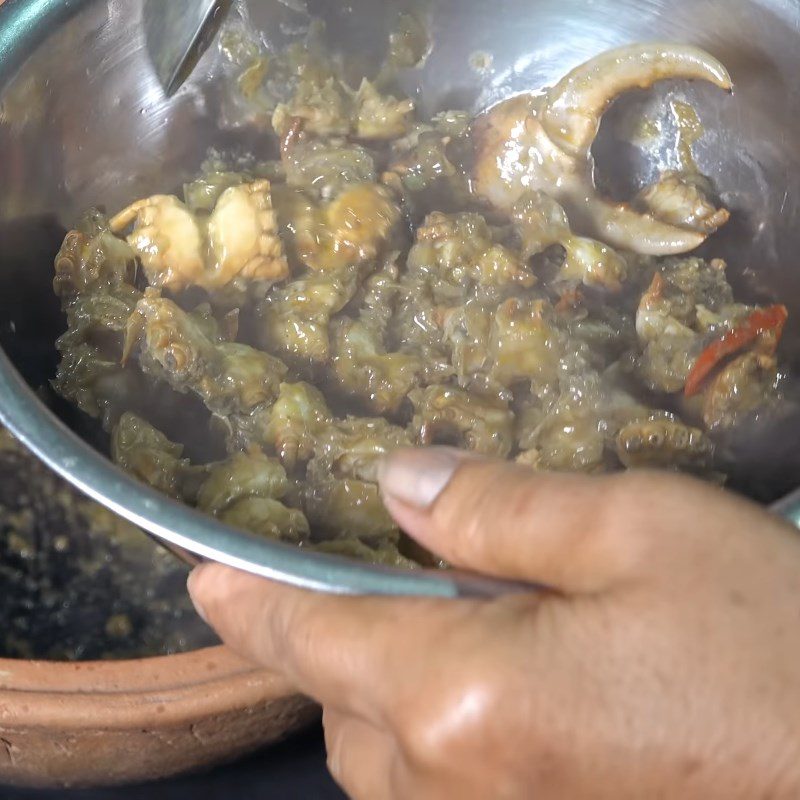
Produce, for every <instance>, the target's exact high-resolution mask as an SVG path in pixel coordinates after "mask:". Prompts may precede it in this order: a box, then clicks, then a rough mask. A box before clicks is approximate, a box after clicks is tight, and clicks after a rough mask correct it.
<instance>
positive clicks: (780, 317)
mask: <svg viewBox="0 0 800 800" xmlns="http://www.w3.org/2000/svg"><path fill="white" fill-rule="evenodd" d="M787 319H789V311H788V310H787V308H786V306H771V307H770V308H762V309H758V310H757V311H754V312H753V313H752V314H751V315H750V316H749V317H748V318H747V319H746V320H745V321H744V322H743V323H742V324H741V325H740V326H739V327H738V328H736V329H735V330H732V331H730V333H726V334H725V336H723V337H722V338H721V339H720V340H719V341H718V342H714V343H713V344H712V345H709V346H708V347H707V348H706V349H705V350H703V352H702V353H701V354H700V358H698V359H697V363H695V365H694V367H693V368H692V371H691V372H690V373H689V378H688V379H687V381H686V389H685V394H686V397H694V396H695V395H696V394H700V392H701V390H702V388H703V384H704V383H705V381H706V378H708V376H709V375H710V374H711V373H712V372H713V371H714V370H715V369H716V368H717V366H718V365H719V364H720V363H721V362H722V361H723V360H724V359H726V358H728V357H729V356H733V355H736V354H737V353H739V352H741V351H742V350H744V349H745V348H746V347H747V346H748V345H750V344H752V343H753V342H754V341H756V339H758V337H759V336H762V335H763V334H765V333H774V334H775V344H776V346H777V343H778V342H779V341H780V338H781V334H782V333H783V327H784V325H786V320H787Z"/></svg>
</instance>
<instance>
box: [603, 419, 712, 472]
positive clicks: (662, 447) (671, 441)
mask: <svg viewBox="0 0 800 800" xmlns="http://www.w3.org/2000/svg"><path fill="white" fill-rule="evenodd" d="M617 455H618V457H619V460H620V461H621V462H622V463H623V464H624V465H625V466H626V467H627V468H628V469H683V470H687V471H699V472H703V471H706V470H708V469H710V468H711V465H712V460H713V457H714V444H713V442H712V441H711V440H710V439H709V438H708V436H707V435H706V434H705V433H703V431H701V430H700V429H698V428H693V427H691V426H689V425H686V424H684V423H682V422H679V421H677V420H674V419H655V420H648V421H646V422H633V423H631V424H629V425H626V426H625V427H624V428H623V429H622V430H621V431H620V432H619V434H618V436H617Z"/></svg>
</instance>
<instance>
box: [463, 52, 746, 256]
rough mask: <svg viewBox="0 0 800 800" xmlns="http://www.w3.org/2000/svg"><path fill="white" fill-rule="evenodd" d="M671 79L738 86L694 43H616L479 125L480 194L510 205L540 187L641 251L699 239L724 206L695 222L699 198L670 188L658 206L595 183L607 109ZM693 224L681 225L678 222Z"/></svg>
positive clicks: (616, 242)
mask: <svg viewBox="0 0 800 800" xmlns="http://www.w3.org/2000/svg"><path fill="white" fill-rule="evenodd" d="M665 79H686V80H704V81H709V82H711V83H713V84H714V85H716V86H718V87H719V88H721V89H724V90H726V91H730V90H731V88H732V85H733V84H732V81H731V78H730V75H729V74H728V72H727V70H726V69H725V67H724V66H723V65H722V64H720V62H719V61H717V60H716V59H715V58H713V57H712V56H710V55H709V54H708V53H705V52H703V51H702V50H698V49H697V48H695V47H687V46H681V45H673V44H649V45H635V46H631V47H623V48H621V49H618V50H612V51H610V52H608V53H605V54H603V55H601V56H598V57H597V58H595V59H592V60H591V61H589V62H588V63H586V64H584V65H582V66H580V67H578V68H577V69H575V70H573V71H572V72H571V73H570V74H569V75H567V76H566V77H565V78H564V79H563V80H562V81H560V82H559V83H558V84H557V85H556V86H554V87H553V88H552V89H550V90H549V91H547V92H545V93H544V94H542V95H523V96H520V97H515V98H513V99H511V100H508V101H506V102H504V103H501V104H500V105H498V106H497V107H495V108H494V109H493V110H491V111H490V112H489V113H488V114H486V115H484V116H483V117H482V118H480V119H479V120H478V121H477V123H476V125H475V128H474V134H473V135H474V139H475V144H476V150H477V155H476V160H475V165H474V169H473V179H474V181H475V188H476V191H477V193H478V194H479V195H480V196H482V197H483V198H485V199H486V200H488V201H489V202H491V203H492V204H493V205H494V206H496V207H497V208H499V209H502V210H505V211H511V209H512V207H513V205H514V203H516V202H517V200H519V198H520V197H521V195H522V194H523V193H524V192H526V191H530V190H534V191H541V192H544V193H546V194H548V195H549V196H551V197H552V198H554V199H555V200H556V201H557V202H558V203H560V204H561V205H562V206H564V208H565V209H566V211H567V214H568V215H569V218H570V220H571V221H572V222H573V224H574V225H575V226H576V229H577V230H580V231H581V232H582V233H584V234H586V235H589V236H592V237H594V238H596V239H598V240H600V241H602V242H605V243H607V244H609V245H611V246H613V247H618V248H621V249H625V250H631V251H633V252H636V253H640V254H643V255H674V254H678V253H685V252H689V251H690V250H694V249H695V248H697V247H699V246H700V245H701V244H702V243H703V241H705V239H706V237H707V236H708V235H709V233H711V232H713V230H714V229H715V225H721V224H724V222H726V221H727V216H725V215H724V214H718V215H713V214H705V215H703V221H704V224H703V226H698V225H694V226H693V223H694V222H695V220H696V218H697V208H696V207H697V203H698V199H697V197H696V196H694V195H693V193H691V192H685V193H681V192H677V191H675V190H674V187H672V188H671V189H670V190H669V192H668V193H669V195H670V197H669V202H668V203H667V201H665V200H664V199H663V195H664V193H665V192H667V188H666V187H662V188H661V189H659V194H661V195H662V197H661V198H656V199H657V200H658V201H659V202H658V205H657V207H656V208H655V209H654V210H656V211H658V210H659V209H661V210H662V211H663V210H664V205H665V203H667V205H668V206H669V207H668V209H667V210H668V212H669V213H666V214H664V215H663V216H664V219H661V218H659V217H657V216H655V215H653V214H651V213H643V212H640V211H636V210H634V209H633V208H632V207H631V206H629V205H625V204H618V203H613V202H611V201H609V200H607V199H606V198H604V197H602V196H600V194H599V193H598V192H597V189H596V187H595V185H594V176H593V161H592V155H591V147H592V144H593V142H594V139H595V137H596V136H597V132H598V130H599V128H600V122H601V119H602V116H603V114H604V113H605V111H606V110H607V109H608V107H609V105H610V104H611V103H612V102H613V100H614V99H615V98H616V97H617V96H618V95H619V94H621V93H622V92H625V91H627V90H629V89H633V88H637V87H639V88H646V87H649V86H652V85H653V84H654V83H656V82H657V81H661V80H665ZM671 220H672V221H675V220H676V221H678V222H681V221H684V222H685V223H686V224H684V225H680V224H673V222H672V221H671Z"/></svg>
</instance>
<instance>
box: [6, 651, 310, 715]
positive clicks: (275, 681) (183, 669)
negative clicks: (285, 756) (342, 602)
mask: <svg viewBox="0 0 800 800" xmlns="http://www.w3.org/2000/svg"><path fill="white" fill-rule="evenodd" d="M296 694H297V693H296V690H295V689H293V687H292V686H291V685H290V684H289V683H288V681H286V680H285V679H283V678H280V677H278V676H276V675H273V674H272V673H270V672H267V671H266V670H264V669H262V668H260V667H258V666H256V665H254V664H252V663H251V662H249V661H246V660H245V659H242V658H241V657H239V656H237V655H236V654H235V653H234V652H233V651H232V650H230V649H229V648H227V647H225V646H219V647H211V648H205V649H201V650H195V651H193V652H190V653H182V654H179V655H172V656H159V657H153V658H144V659H138V660H130V661H99V662H82V663H80V662H79V663H64V662H46V661H22V660H20V661H16V660H8V659H0V728H3V729H14V728H18V729H32V728H46V729H48V730H53V729H58V730H63V731H70V730H74V731H80V730H86V729H87V728H89V727H91V728H93V729H95V730H97V729H100V730H130V729H148V728H152V727H154V726H156V727H162V726H179V725H182V724H185V723H187V722H191V721H192V720H193V719H197V718H198V716H199V717H204V716H214V715H217V714H222V713H226V712H229V711H230V710H231V709H232V708H235V709H242V710H244V709H248V708H252V707H253V706H255V705H257V704H259V703H260V702H263V701H264V699H265V698H275V697H291V696H293V695H296Z"/></svg>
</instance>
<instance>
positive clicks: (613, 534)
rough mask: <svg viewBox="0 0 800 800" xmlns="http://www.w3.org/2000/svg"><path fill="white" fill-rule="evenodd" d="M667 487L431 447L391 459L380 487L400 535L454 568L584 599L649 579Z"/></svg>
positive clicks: (384, 467)
mask: <svg viewBox="0 0 800 800" xmlns="http://www.w3.org/2000/svg"><path fill="white" fill-rule="evenodd" d="M665 479H666V480H668V479H667V478H666V477H665V476H658V477H657V479H656V480H654V479H653V477H651V476H649V475H644V476H638V477H633V476H631V477H627V478H626V476H624V475H623V476H603V477H587V476H577V475H552V474H541V473H537V472H534V471H533V470H531V469H529V468H526V467H523V466H519V465H516V464H511V463H507V462H500V461H493V460H489V459H482V458H477V457H475V456H474V455H468V454H464V453H461V452H459V451H457V450H450V449H446V448H426V449H423V450H401V451H398V452H396V453H394V454H393V455H391V456H390V457H388V458H387V459H386V460H385V461H384V463H383V465H382V468H381V477H380V482H381V490H382V492H383V496H384V501H385V503H386V505H387V508H388V509H389V511H390V512H391V513H392V515H393V516H394V517H395V519H396V520H397V522H398V523H399V524H400V526H401V527H402V528H403V529H404V530H405V531H406V532H407V533H408V534H409V535H410V536H412V537H413V538H414V539H416V540H417V541H419V542H420V543H421V544H422V545H424V546H425V547H427V548H428V549H429V550H432V551H433V552H435V553H437V554H438V555H440V556H442V557H443V558H445V559H446V560H447V561H449V562H450V563H451V564H453V565H454V566H458V567H462V568H466V569H471V570H474V571H477V572H481V573H483V574H488V575H494V576H498V577H505V578H512V579H516V580H523V581H532V582H535V583H538V584H541V585H544V586H547V587H549V588H551V589H554V590H557V591H563V592H568V593H573V592H574V593H580V592H594V591H600V590H603V589H606V588H608V587H609V586H610V585H611V584H614V583H615V582H618V581H621V580H624V579H625V578H627V577H632V576H633V577H635V576H638V575H639V574H641V570H642V569H643V568H644V564H645V563H646V562H647V559H648V553H647V552H646V551H647V548H648V542H649V541H651V540H652V539H654V538H655V537H653V536H651V535H648V533H649V528H650V526H651V525H652V522H653V517H652V515H653V514H654V513H657V512H656V511H655V504H656V502H657V494H658V495H663V494H664V491H665V486H664V481H665ZM656 481H657V485H658V487H659V488H658V493H656V491H655V489H648V486H649V485H651V484H652V485H655V484H656Z"/></svg>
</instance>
